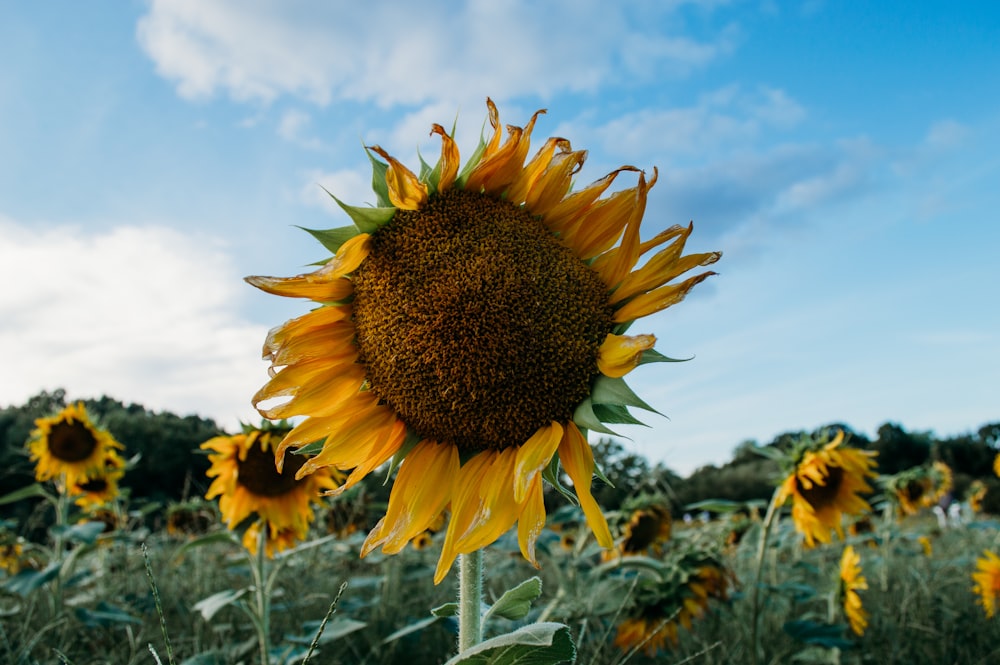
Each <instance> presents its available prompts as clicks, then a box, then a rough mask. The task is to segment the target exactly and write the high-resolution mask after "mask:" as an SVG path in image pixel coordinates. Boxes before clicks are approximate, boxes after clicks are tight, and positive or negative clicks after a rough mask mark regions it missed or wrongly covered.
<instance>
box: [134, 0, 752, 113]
mask: <svg viewBox="0 0 1000 665" xmlns="http://www.w3.org/2000/svg"><path fill="white" fill-rule="evenodd" d="M710 8H711V7H710V6H709V7H708V9H710ZM676 11H677V6H666V5H665V6H663V7H659V6H655V5H654V6H647V7H639V8H636V7H632V6H630V5H626V4H620V3H607V2H602V1H600V0H562V1H561V2H553V3H543V4H537V3H535V4H531V3H528V2H526V1H525V0H516V1H514V2H509V3H492V2H488V1H485V0H467V1H466V2H464V3H461V4H458V3H453V2H450V1H449V0H428V2H423V3H419V4H410V5H407V4H403V3H398V2H391V1H389V0H371V1H370V2H365V3H356V4H353V5H349V4H346V3H323V2H314V1H310V0H290V1H288V2H282V3H276V2H268V1H266V0H247V2H241V3H231V2H224V1H223V0H152V2H151V5H150V8H149V12H148V14H147V15H145V16H144V17H143V18H142V19H141V20H140V21H139V24H138V28H137V36H138V40H139V43H140V45H141V46H142V48H143V49H144V50H145V51H146V53H147V54H148V55H149V56H150V57H151V58H152V59H153V60H154V61H155V63H156V68H157V71H158V72H159V73H160V74H161V75H162V76H164V77H166V78H168V79H171V80H173V81H175V82H176V84H177V89H178V92H179V93H180V94H181V95H182V96H185V97H188V98H200V97H206V96H211V95H214V94H217V93H220V92H221V93H224V94H229V95H231V96H232V97H233V98H235V99H237V100H262V101H264V102H268V101H271V100H273V99H275V98H276V97H278V96H280V95H284V94H290V95H295V96H300V97H303V98H305V99H308V100H311V101H312V102H315V103H318V104H327V103H329V102H330V101H331V100H332V99H334V98H343V99H352V100H359V101H375V102H377V103H379V104H381V105H390V104H397V103H411V104H412V103H421V102H424V101H426V100H429V99H441V98H447V97H453V96H454V95H462V94H466V93H468V94H472V95H473V96H478V97H479V98H482V97H483V96H485V94H487V93H489V94H492V95H494V96H497V97H501V98H503V97H507V96H514V95H518V94H537V95H541V96H548V95H551V94H552V93H554V92H556V91H567V90H569V91H585V90H593V89H595V88H597V87H598V86H600V85H603V84H607V83H609V82H614V81H617V80H621V77H626V78H631V79H635V80H656V79H657V78H662V76H663V75H664V74H665V73H669V72H675V73H685V72H687V71H689V70H690V69H692V68H696V67H700V66H704V65H705V64H706V63H708V62H710V61H711V60H714V59H715V58H718V57H720V56H721V55H724V54H726V53H728V52H730V51H731V50H732V40H733V29H732V28H727V29H723V30H722V31H721V32H720V34H718V35H717V36H715V37H714V38H712V39H708V40H704V41H699V40H697V39H694V38H692V37H690V36H687V35H683V34H668V33H666V32H665V28H664V24H665V21H664V20H663V19H664V17H665V16H668V15H672V14H673V12H676ZM703 11H707V10H706V9H703ZM677 23H678V22H677V21H673V22H672V24H673V25H676V24H677ZM619 65H624V67H625V69H626V71H624V72H623V71H621V69H620V68H619V67H618V66H619Z"/></svg>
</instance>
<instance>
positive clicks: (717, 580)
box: [614, 554, 730, 658]
mask: <svg viewBox="0 0 1000 665" xmlns="http://www.w3.org/2000/svg"><path fill="white" fill-rule="evenodd" d="M672 564H673V565H672V566H671V567H670V568H669V574H668V575H667V576H666V577H665V578H663V579H658V580H650V579H643V580H641V581H640V584H639V586H638V588H637V591H636V594H635V600H634V602H633V603H632V606H631V607H630V608H629V609H628V610H627V614H628V616H627V618H626V619H625V620H624V621H622V623H621V624H620V625H619V626H618V632H617V634H616V636H615V641H614V644H615V646H616V647H618V648H619V649H621V650H622V651H625V652H630V651H632V650H633V649H636V648H642V650H643V651H644V652H645V653H646V655H647V656H649V657H650V658H652V657H654V656H655V655H656V653H657V652H659V651H661V650H663V649H664V648H665V647H667V645H668V642H669V644H670V645H674V646H676V644H677V642H678V639H679V632H678V629H679V628H681V627H683V628H684V629H686V630H691V626H692V621H693V620H694V619H698V618H700V617H702V616H704V614H705V613H706V612H707V610H708V604H709V599H712V598H716V599H720V600H725V599H726V598H728V588H729V581H730V576H729V573H728V572H727V571H726V570H725V569H724V568H723V567H722V565H721V564H720V563H719V562H718V560H716V559H715V558H714V557H705V556H701V555H692V554H687V555H685V556H682V557H680V558H679V559H678V560H677V561H675V562H672Z"/></svg>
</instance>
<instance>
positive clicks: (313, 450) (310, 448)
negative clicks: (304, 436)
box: [290, 439, 326, 457]
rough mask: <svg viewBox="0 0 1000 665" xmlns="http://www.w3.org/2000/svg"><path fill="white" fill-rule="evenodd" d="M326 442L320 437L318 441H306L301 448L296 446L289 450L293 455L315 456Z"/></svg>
mask: <svg viewBox="0 0 1000 665" xmlns="http://www.w3.org/2000/svg"><path fill="white" fill-rule="evenodd" d="M324 443H326V439H320V440H319V441H313V442H312V443H307V444H306V445H304V446H302V447H301V448H296V449H295V450H292V451H290V452H291V453H292V454H293V455H308V456H310V457H315V456H316V455H319V454H320V452H322V451H323V444H324Z"/></svg>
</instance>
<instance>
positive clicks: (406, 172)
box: [368, 145, 427, 210]
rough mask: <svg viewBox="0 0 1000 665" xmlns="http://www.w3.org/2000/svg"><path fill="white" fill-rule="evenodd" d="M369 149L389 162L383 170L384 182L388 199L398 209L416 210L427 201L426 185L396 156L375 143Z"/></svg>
mask: <svg viewBox="0 0 1000 665" xmlns="http://www.w3.org/2000/svg"><path fill="white" fill-rule="evenodd" d="M368 149H369V150H373V151H375V152H377V153H378V154H379V155H380V156H381V157H382V159H384V160H385V161H387V162H388V163H389V168H387V169H386V171H385V184H386V185H388V187H389V201H390V202H391V203H392V205H394V206H396V207H397V208H399V209H400V210H416V209H418V208H420V207H421V206H423V205H424V204H425V203H427V185H425V184H424V183H422V182H420V179H419V178H417V176H416V175H414V174H413V171H411V170H410V169H408V168H406V167H405V166H403V165H402V164H401V163H400V162H399V161H398V160H397V159H396V158H394V157H390V156H389V153H387V152H386V151H385V150H383V149H382V148H380V147H379V146H377V145H373V146H370V147H369V148H368Z"/></svg>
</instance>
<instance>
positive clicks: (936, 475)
mask: <svg viewBox="0 0 1000 665" xmlns="http://www.w3.org/2000/svg"><path fill="white" fill-rule="evenodd" d="M928 477H929V478H930V481H931V490H930V492H928V493H926V494H925V495H924V499H923V501H924V505H925V506H927V507H931V506H936V505H937V504H938V503H939V502H940V501H941V499H943V498H944V497H945V496H947V494H948V493H949V492H951V488H952V486H953V485H954V480H953V474H952V472H951V467H950V466H948V465H947V464H945V463H944V462H942V461H940V460H938V461H936V462H934V463H933V464H932V465H931V468H930V471H929V472H928Z"/></svg>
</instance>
